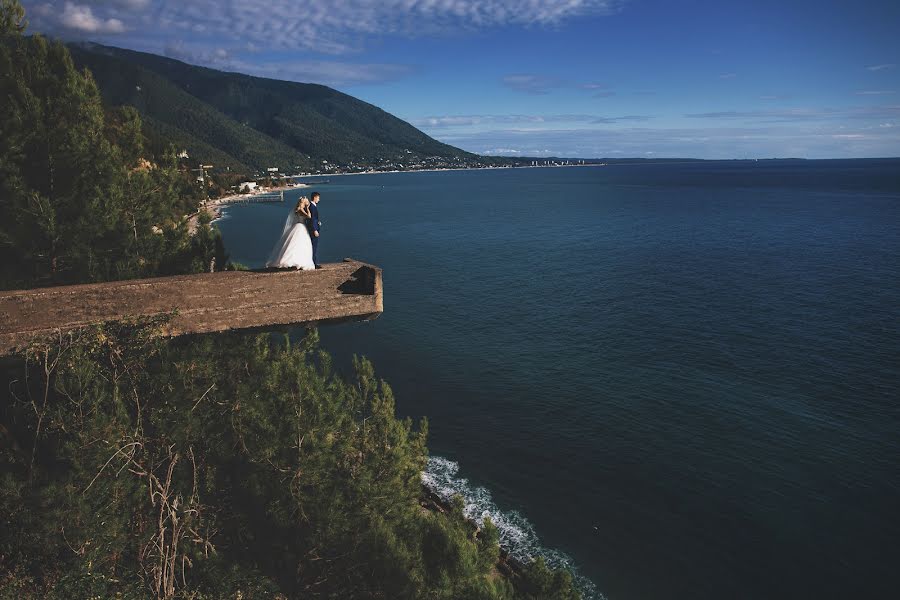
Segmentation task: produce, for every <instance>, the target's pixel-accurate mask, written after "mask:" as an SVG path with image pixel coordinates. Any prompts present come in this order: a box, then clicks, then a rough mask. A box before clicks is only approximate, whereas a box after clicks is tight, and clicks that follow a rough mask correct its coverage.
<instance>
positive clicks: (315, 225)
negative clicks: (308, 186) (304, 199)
mask: <svg viewBox="0 0 900 600" xmlns="http://www.w3.org/2000/svg"><path fill="white" fill-rule="evenodd" d="M321 197H322V196H321V194H319V192H313V193H312V194H311V195H310V197H309V202H310V204H309V214H310V215H312V218H311V219H307V220H306V229H307V231H309V239H310V241H312V251H313V252H312V259H313V264H314V265H316V268H317V269H321V268H322V265H320V264H319V230H320V229H321V228H322V221H320V220H319V199H320V198H321Z"/></svg>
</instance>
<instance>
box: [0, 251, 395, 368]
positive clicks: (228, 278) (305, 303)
mask: <svg viewBox="0 0 900 600" xmlns="http://www.w3.org/2000/svg"><path fill="white" fill-rule="evenodd" d="M383 310H384V304H383V290H382V273H381V269H379V268H378V267H374V266H372V265H368V264H365V263H361V262H358V261H354V260H350V259H346V260H345V261H344V262H343V263H334V264H326V265H323V268H321V269H317V270H315V271H272V272H257V271H227V272H221V273H204V274H200V275H178V276H175V277H157V278H153V279H136V280H128V281H111V282H107V283H92V284H86V285H73V286H62V287H51V288H40V289H33V290H14V291H8V292H0V355H6V354H10V353H12V352H15V351H16V350H17V349H20V348H22V347H24V346H26V345H27V344H28V343H30V342H31V341H32V340H34V339H35V338H38V337H42V336H48V335H58V333H59V332H66V331H72V330H74V329H78V328H80V327H84V326H86V325H91V324H95V323H100V322H104V321H116V320H121V319H124V318H133V317H150V316H155V315H162V314H168V313H172V312H176V313H177V314H176V315H175V316H174V318H173V319H172V320H171V321H170V322H169V324H168V327H167V333H168V334H170V335H182V334H189V333H209V332H214V331H225V330H229V329H248V328H258V327H266V326H280V325H293V324H301V323H313V322H323V321H324V322H327V321H335V320H346V319H369V318H374V317H376V316H378V315H379V314H380V313H381V312H382V311H383Z"/></svg>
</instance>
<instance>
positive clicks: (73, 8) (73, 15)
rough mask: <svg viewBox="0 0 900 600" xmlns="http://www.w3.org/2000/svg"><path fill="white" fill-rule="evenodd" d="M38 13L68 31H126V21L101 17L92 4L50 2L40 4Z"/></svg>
mask: <svg viewBox="0 0 900 600" xmlns="http://www.w3.org/2000/svg"><path fill="white" fill-rule="evenodd" d="M36 13H37V15H38V18H46V19H53V20H55V22H56V24H57V25H58V26H59V27H60V28H62V29H64V30H67V31H70V32H77V33H83V34H118V33H125V31H126V30H127V28H126V27H125V23H124V22H123V21H122V20H121V19H118V18H115V17H101V16H97V15H95V14H94V11H93V10H92V9H91V7H90V6H83V5H81V4H75V3H74V2H65V3H64V4H63V5H62V7H61V10H60V7H58V6H57V7H52V6H50V5H48V4H45V5H42V6H40V7H39V8H38V9H37V10H36Z"/></svg>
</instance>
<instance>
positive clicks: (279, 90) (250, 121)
mask: <svg viewBox="0 0 900 600" xmlns="http://www.w3.org/2000/svg"><path fill="white" fill-rule="evenodd" d="M71 49H72V53H73V56H74V58H75V60H76V62H77V63H78V64H79V65H82V66H85V67H87V68H89V69H90V70H91V71H92V72H93V73H94V76H95V78H96V80H97V83H98V84H99V86H100V88H101V90H102V91H103V96H104V99H105V100H106V102H108V103H109V104H111V105H116V106H117V105H123V104H130V105H133V106H135V107H136V108H137V109H138V110H139V111H140V112H141V114H142V115H144V116H145V117H149V119H148V122H149V123H151V124H160V125H164V126H168V129H167V130H166V134H167V135H170V136H171V137H172V138H173V139H178V140H183V143H184V145H185V146H187V147H188V148H189V149H190V148H191V145H193V147H194V148H195V149H196V151H198V152H202V150H201V149H202V146H201V144H206V145H207V146H208V147H212V148H214V149H216V150H218V151H219V152H221V153H224V154H225V155H227V156H229V157H232V158H233V161H234V163H235V164H242V165H246V166H251V167H255V168H260V167H265V166H268V165H278V166H282V165H290V166H294V165H300V166H303V167H304V168H305V167H308V166H311V165H318V164H321V162H322V161H323V160H326V161H328V162H329V163H333V164H342V165H348V164H352V163H356V164H366V165H376V164H378V163H379V162H382V161H386V160H410V159H415V158H424V157H428V156H438V157H441V158H444V159H451V160H452V159H457V158H458V159H460V160H463V161H465V160H473V159H476V158H477V157H476V156H475V155H472V154H469V153H467V152H464V151H462V150H459V149H458V148H454V147H453V146H449V145H447V144H443V143H441V142H438V141H437V140H435V139H433V138H431V137H429V136H427V135H426V134H424V133H422V132H421V131H419V130H418V129H416V128H415V127H413V126H412V125H410V124H409V123H406V122H405V121H402V120H401V119H398V118H397V117H394V116H393V115H391V114H389V113H387V112H385V111H383V110H381V109H380V108H378V107H376V106H373V105H371V104H368V103H366V102H363V101H361V100H358V99H356V98H353V97H352V96H348V95H347V94H343V93H341V92H338V91H336V90H333V89H331V88H328V87H326V86H322V85H316V84H307V83H295V82H288V81H277V80H273V79H263V78H259V77H251V76H249V75H243V74H239V73H225V72H222V71H216V70H213V69H207V68H204V67H197V66H193V65H188V64H186V63H183V62H180V61H177V60H173V59H169V58H165V57H161V56H156V55H153V54H146V53H142V52H134V51H130V50H122V49H119V48H111V47H107V46H100V45H97V44H88V45H75V46H72V47H71Z"/></svg>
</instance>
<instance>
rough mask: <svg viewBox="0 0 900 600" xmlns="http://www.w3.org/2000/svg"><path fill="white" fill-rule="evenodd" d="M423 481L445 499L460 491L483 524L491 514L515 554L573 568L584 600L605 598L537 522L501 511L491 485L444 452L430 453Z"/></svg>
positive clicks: (468, 509)
mask: <svg viewBox="0 0 900 600" xmlns="http://www.w3.org/2000/svg"><path fill="white" fill-rule="evenodd" d="M422 483H423V484H424V485H425V487H427V488H428V489H429V490H431V491H432V492H434V493H435V494H437V495H438V496H440V497H441V499H443V500H450V499H451V498H452V497H453V496H455V495H457V494H459V495H460V496H461V497H462V498H463V501H464V502H465V507H464V509H463V512H464V513H465V515H466V517H468V518H469V519H472V520H473V521H475V522H477V523H479V524H481V523H483V522H484V518H485V517H490V518H491V522H492V523H493V524H494V525H495V526H496V527H497V529H498V531H499V533H500V545H501V546H502V547H503V548H504V549H505V550H506V551H507V552H509V554H510V556H512V557H513V558H515V559H517V560H519V561H522V562H524V563H528V562H530V561H531V560H533V559H535V558H537V557H539V556H541V557H543V558H544V560H545V561H546V562H547V565H548V566H550V567H553V568H565V569H569V570H570V571H571V572H572V573H573V574H574V576H575V584H576V586H577V587H578V589H579V591H581V595H582V597H583V598H584V600H603V599H604V598H605V597H604V596H603V594H601V593H600V592H599V591H598V590H597V586H595V585H594V583H593V582H592V581H591V580H589V579H588V578H587V577H584V576H583V575H580V574H579V573H578V569H577V568H576V566H575V564H574V562H573V560H572V559H571V558H570V557H569V556H567V555H566V554H564V553H562V552H560V551H558V550H552V549H549V548H545V547H543V546H542V545H541V543H540V539H539V538H538V536H537V533H535V531H534V526H532V524H531V523H530V522H529V521H528V519H526V518H525V517H524V516H522V515H521V514H520V513H519V512H517V511H514V510H513V511H501V510H500V508H499V507H497V505H496V504H495V503H494V500H493V498H491V493H490V492H489V491H488V490H487V489H485V488H483V487H481V486H474V485H472V484H471V483H469V481H468V480H467V479H465V478H464V477H460V476H459V464H458V463H455V462H453V461H452V460H448V459H446V458H442V457H440V456H431V457H429V458H428V465H427V466H426V467H425V472H424V473H422Z"/></svg>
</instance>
